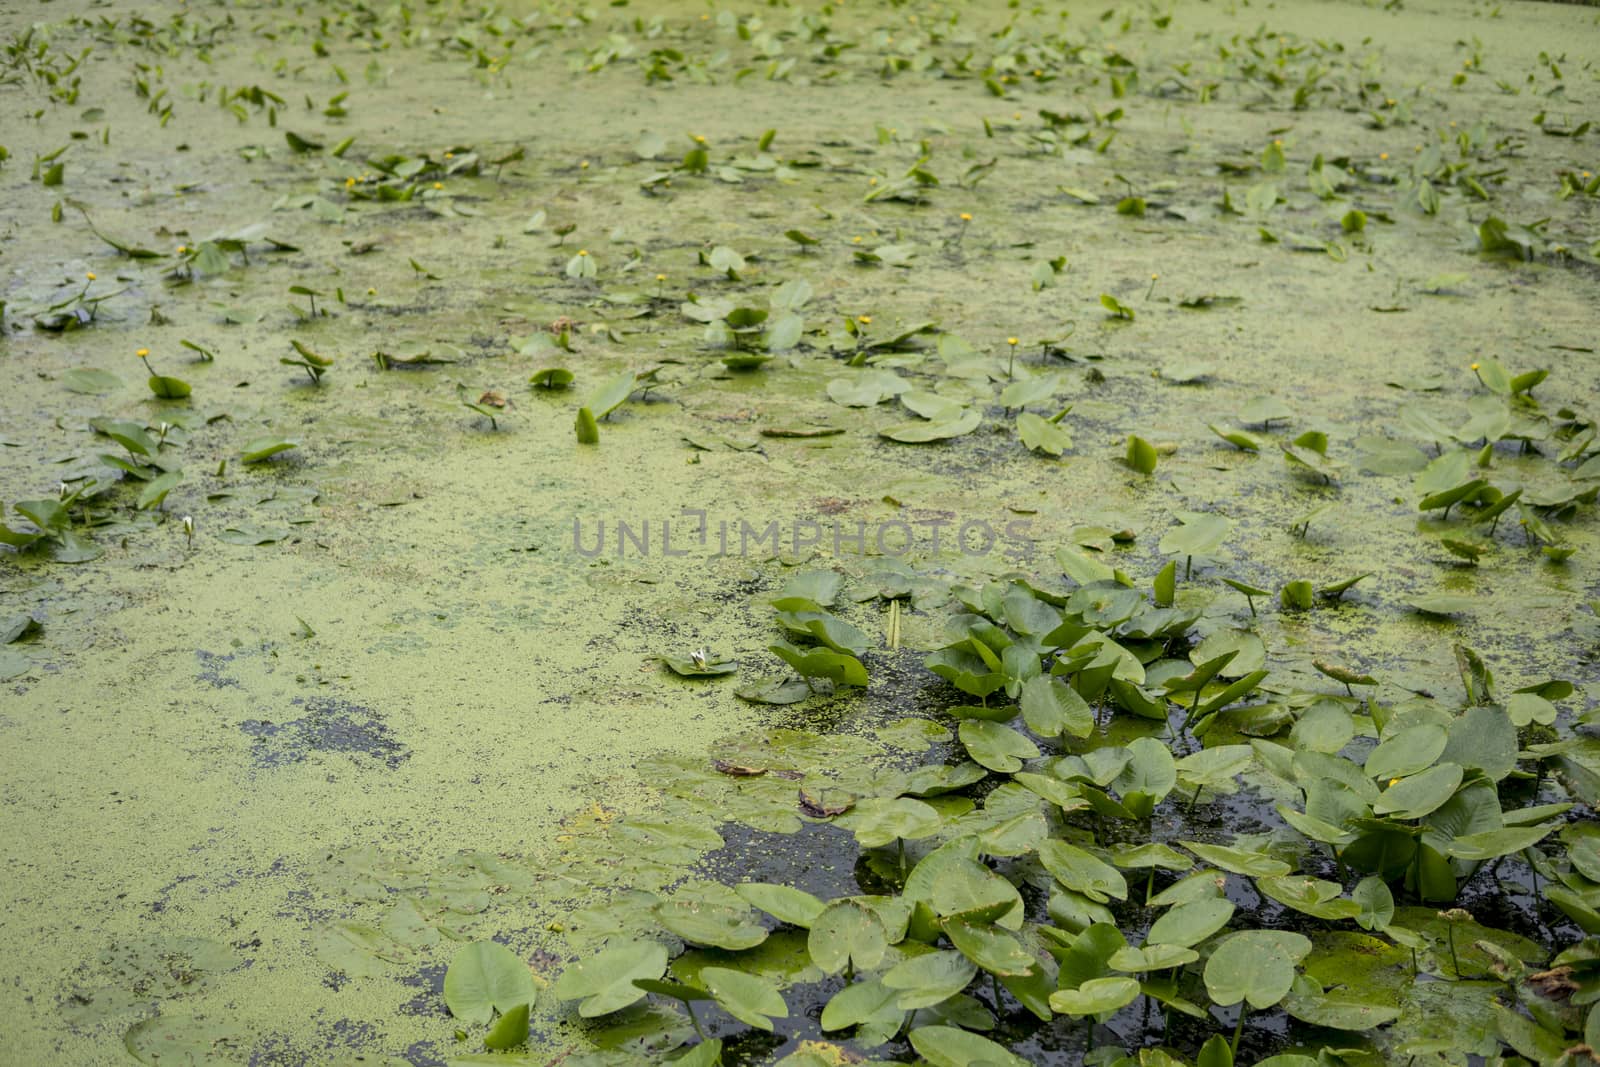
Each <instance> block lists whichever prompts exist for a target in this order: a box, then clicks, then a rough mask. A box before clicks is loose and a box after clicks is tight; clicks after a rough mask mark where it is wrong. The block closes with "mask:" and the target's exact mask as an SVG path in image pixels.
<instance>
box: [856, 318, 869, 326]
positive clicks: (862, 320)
mask: <svg viewBox="0 0 1600 1067" xmlns="http://www.w3.org/2000/svg"><path fill="white" fill-rule="evenodd" d="M856 321H857V322H859V323H860V324H861V325H863V326H871V325H872V316H871V315H857V316H856Z"/></svg>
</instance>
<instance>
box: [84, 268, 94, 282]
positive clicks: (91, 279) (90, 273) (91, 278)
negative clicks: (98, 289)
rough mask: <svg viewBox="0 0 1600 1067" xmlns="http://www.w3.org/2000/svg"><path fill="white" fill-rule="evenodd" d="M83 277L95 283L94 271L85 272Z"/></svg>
mask: <svg viewBox="0 0 1600 1067" xmlns="http://www.w3.org/2000/svg"><path fill="white" fill-rule="evenodd" d="M83 276H84V277H85V278H88V279H89V280H90V281H91V282H92V281H94V271H92V270H91V271H85V272H84V275H83Z"/></svg>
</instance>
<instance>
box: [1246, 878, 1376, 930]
mask: <svg viewBox="0 0 1600 1067" xmlns="http://www.w3.org/2000/svg"><path fill="white" fill-rule="evenodd" d="M1256 888H1257V889H1259V890H1261V892H1263V893H1265V894H1266V895H1267V896H1269V897H1271V898H1272V899H1273V900H1276V901H1277V902H1278V903H1279V904H1283V905H1285V906H1287V907H1291V908H1293V909H1294V910H1296V911H1300V912H1304V913H1305V914H1307V915H1312V916H1315V917H1316V918H1318V919H1329V920H1333V921H1338V920H1340V919H1353V918H1355V917H1356V916H1357V915H1358V914H1360V912H1361V905H1360V904H1357V903H1356V902H1355V901H1354V900H1347V899H1344V898H1342V897H1340V895H1339V894H1340V893H1341V892H1342V891H1343V887H1342V886H1340V885H1339V883H1337V882H1329V881H1325V880H1323V879H1321V878H1309V877H1306V876H1305V875H1298V874H1296V875H1280V876H1277V877H1272V878H1257V879H1256Z"/></svg>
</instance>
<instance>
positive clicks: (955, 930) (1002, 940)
mask: <svg viewBox="0 0 1600 1067" xmlns="http://www.w3.org/2000/svg"><path fill="white" fill-rule="evenodd" d="M973 914H974V913H971V912H965V913H962V914H960V915H952V916H949V917H947V918H946V919H945V920H944V923H943V926H944V932H945V936H946V937H948V938H949V939H950V943H951V944H952V945H954V946H955V947H956V948H957V949H959V950H960V952H961V954H962V955H963V956H965V957H967V959H969V960H971V961H972V962H973V963H976V964H977V965H978V966H979V967H982V968H983V969H984V970H986V971H988V972H990V973H991V974H996V975H1001V976H1006V975H1010V976H1021V975H1025V974H1027V973H1028V972H1029V971H1031V970H1032V969H1033V968H1034V967H1035V966H1036V964H1037V961H1036V960H1035V959H1034V958H1033V956H1032V955H1031V954H1030V953H1028V952H1027V951H1026V950H1025V949H1024V948H1023V947H1022V945H1021V944H1020V943H1018V941H1017V939H1016V938H1014V937H1012V936H1011V935H1010V934H1008V933H1006V932H1005V931H1004V930H1002V929H1001V928H1000V927H998V926H995V925H993V924H992V923H988V922H975V921H970V920H969V917H970V916H972V915H973Z"/></svg>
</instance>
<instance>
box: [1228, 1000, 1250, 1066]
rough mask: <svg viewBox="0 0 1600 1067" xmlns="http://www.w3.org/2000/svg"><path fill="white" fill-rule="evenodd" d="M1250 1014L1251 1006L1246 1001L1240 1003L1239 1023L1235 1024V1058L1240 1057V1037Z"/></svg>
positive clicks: (1233, 1047) (1233, 1049) (1233, 1048)
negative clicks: (1245, 1018)
mask: <svg viewBox="0 0 1600 1067" xmlns="http://www.w3.org/2000/svg"><path fill="white" fill-rule="evenodd" d="M1248 1014H1250V1006H1249V1005H1248V1004H1246V1003H1245V1002H1244V1001H1242V1000H1241V1001H1239V1021H1238V1022H1236V1023H1234V1024H1233V1046H1232V1051H1233V1055H1234V1057H1235V1058H1238V1055H1239V1035H1240V1034H1241V1033H1243V1032H1244V1017H1245V1016H1246V1015H1248Z"/></svg>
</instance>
